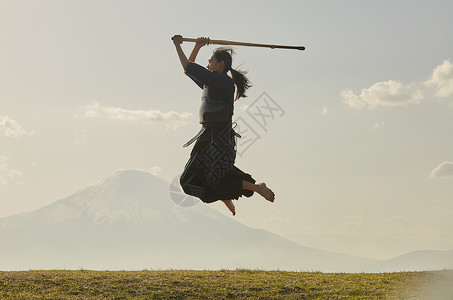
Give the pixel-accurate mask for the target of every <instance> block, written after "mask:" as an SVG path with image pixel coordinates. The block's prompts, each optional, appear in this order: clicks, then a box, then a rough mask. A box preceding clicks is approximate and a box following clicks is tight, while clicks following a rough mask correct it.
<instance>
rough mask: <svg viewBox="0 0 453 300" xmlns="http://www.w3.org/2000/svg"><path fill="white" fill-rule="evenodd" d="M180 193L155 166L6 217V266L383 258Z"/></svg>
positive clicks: (243, 264) (1, 259)
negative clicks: (336, 247) (333, 247)
mask: <svg viewBox="0 0 453 300" xmlns="http://www.w3.org/2000/svg"><path fill="white" fill-rule="evenodd" d="M170 193H172V195H173V197H170ZM175 197H176V198H177V197H185V196H184V195H182V194H181V195H178V194H177V191H175V187H174V186H173V187H172V186H171V185H170V184H169V183H168V182H166V181H164V180H162V179H160V178H158V177H156V176H154V175H152V174H150V173H148V172H144V171H138V170H128V171H119V172H117V173H115V174H113V175H112V176H111V177H109V178H107V179H105V180H103V181H101V182H99V183H97V184H95V185H93V186H91V187H89V188H87V189H85V190H82V191H80V192H78V193H76V194H74V195H72V196H69V197H67V198H65V199H62V200H59V201H56V202H54V203H52V204H51V205H48V206H46V207H43V208H40V209H38V210H35V211H33V212H29V213H25V214H20V215H16V216H11V217H6V218H2V219H0V241H1V246H0V270H21V269H63V268H66V269H74V268H81V267H83V268H87V269H150V268H152V269H156V268H157V269H169V268H173V269H187V268H188V269H219V268H226V269H235V268H253V269H256V268H259V269H279V270H298V271H300V270H316V271H351V270H358V269H361V268H362V267H364V266H366V265H369V264H372V263H376V262H377V261H375V260H372V259H366V258H359V257H352V256H347V255H342V254H336V253H332V252H327V251H322V250H317V249H312V248H307V247H303V246H301V245H299V244H296V243H294V242H291V241H289V240H287V239H284V238H282V237H281V236H279V235H277V234H273V233H270V232H267V231H264V230H259V229H253V228H250V227H247V226H245V225H243V224H241V223H239V222H236V221H234V220H233V219H231V218H229V217H226V216H224V215H222V214H220V213H218V212H217V211H215V210H213V209H211V208H210V207H209V206H208V205H206V204H203V203H200V204H197V205H195V206H191V207H183V206H180V205H177V204H175V202H174V201H172V200H175Z"/></svg>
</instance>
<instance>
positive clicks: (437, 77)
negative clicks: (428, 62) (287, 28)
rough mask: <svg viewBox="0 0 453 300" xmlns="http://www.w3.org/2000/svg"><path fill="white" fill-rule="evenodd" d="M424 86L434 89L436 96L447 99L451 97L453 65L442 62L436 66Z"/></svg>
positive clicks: (452, 94)
mask: <svg viewBox="0 0 453 300" xmlns="http://www.w3.org/2000/svg"><path fill="white" fill-rule="evenodd" d="M425 85H426V86H428V87H433V88H435V89H436V96H437V97H439V98H447V97H451V96H453V63H451V62H450V60H444V61H443V62H442V64H441V65H439V66H437V67H436V68H435V69H434V70H433V73H432V74H431V77H430V79H428V80H427V81H425Z"/></svg>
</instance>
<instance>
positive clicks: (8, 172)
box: [0, 156, 22, 186]
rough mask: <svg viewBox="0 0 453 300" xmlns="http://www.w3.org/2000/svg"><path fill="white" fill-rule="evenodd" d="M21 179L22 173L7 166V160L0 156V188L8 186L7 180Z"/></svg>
mask: <svg viewBox="0 0 453 300" xmlns="http://www.w3.org/2000/svg"><path fill="white" fill-rule="evenodd" d="M20 177H22V172H21V171H18V170H14V169H11V168H10V167H9V165H8V158H7V157H5V156H0V186H1V185H8V183H9V180H12V179H19V178H20Z"/></svg>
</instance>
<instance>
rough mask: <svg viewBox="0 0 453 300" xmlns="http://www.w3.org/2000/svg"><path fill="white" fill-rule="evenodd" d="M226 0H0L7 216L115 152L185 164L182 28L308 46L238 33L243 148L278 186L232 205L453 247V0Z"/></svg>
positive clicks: (386, 251) (1, 150) (284, 225)
mask: <svg viewBox="0 0 453 300" xmlns="http://www.w3.org/2000/svg"><path fill="white" fill-rule="evenodd" d="M229 4H230V5H229V6H228V7H223V5H221V6H217V5H213V2H212V1H199V2H197V5H193V3H188V2H182V3H180V2H176V1H140V0H134V1H104V0H100V1H94V2H93V1H75V0H74V1H73V0H68V1H64V2H63V1H56V0H55V1H53V0H49V1H25V0H24V1H5V0H0V37H1V39H0V104H1V106H0V208H1V209H0V218H1V217H5V216H10V215H14V214H17V213H21V212H26V211H31V210H34V209H37V208H40V207H43V206H45V205H48V204H50V203H53V202H55V201H57V200H60V199H63V198H65V197H67V196H69V195H71V194H73V193H75V192H76V191H79V190H81V189H84V188H86V187H88V186H91V185H92V184H94V183H95V182H97V181H98V180H101V179H103V178H106V177H108V176H110V175H111V174H113V173H114V172H115V171H117V170H124V169H126V170H127V169H142V170H148V171H151V172H152V173H153V174H156V175H157V176H159V177H160V178H163V179H165V180H166V181H167V182H171V181H172V180H173V179H174V178H175V177H176V176H178V175H179V174H180V173H181V171H182V169H183V167H184V164H185V163H186V161H187V159H188V157H189V153H190V149H188V148H182V145H183V144H184V143H185V142H186V141H187V140H189V139H190V138H191V137H192V136H193V135H194V134H196V132H197V131H198V130H199V127H200V125H199V124H198V119H197V117H198V105H199V99H200V90H199V88H198V87H196V86H195V85H194V84H193V83H192V82H191V80H190V79H189V78H187V76H185V75H184V74H183V71H182V68H181V66H180V63H179V61H178V58H177V55H176V52H175V50H174V46H173V44H172V42H171V40H170V38H171V36H173V35H174V34H181V35H183V36H187V37H197V36H210V37H211V38H213V39H226V40H237V41H249V42H257V43H275V44H288V45H303V46H305V47H306V50H305V51H296V50H277V49H274V50H271V49H261V48H246V47H236V48H235V50H236V55H235V56H234V57H233V66H234V67H238V66H240V68H242V69H246V70H248V71H249V73H248V74H249V77H250V79H251V81H252V83H253V87H252V88H251V89H250V90H249V91H248V98H245V99H241V100H239V101H238V102H236V105H235V116H234V119H235V120H237V121H238V124H239V126H240V128H241V130H243V131H245V132H246V134H244V138H243V139H240V140H239V148H238V151H239V154H240V155H239V156H238V159H237V166H238V167H239V168H241V169H242V170H244V171H245V172H248V173H250V174H252V176H253V177H254V178H255V179H256V180H257V181H264V182H266V183H267V184H268V185H269V186H270V187H271V188H272V189H273V190H274V192H275V193H276V201H275V203H268V202H266V201H264V200H262V199H260V198H259V197H255V196H254V197H252V198H250V199H244V198H243V199H240V200H239V201H238V202H235V203H236V210H237V215H236V216H235V217H234V219H235V220H237V221H239V222H241V223H243V224H245V225H247V226H250V227H253V228H262V229H265V230H268V231H270V232H274V233H277V234H279V235H281V236H283V237H286V238H288V239H290V240H292V241H295V242H297V243H299V244H301V245H304V246H307V247H313V248H318V249H324V250H330V251H334V252H339V253H345V254H350V255H354V256H363V257H370V258H376V259H388V258H392V257H395V256H397V255H401V254H404V253H407V252H411V251H415V250H424V249H432V250H451V249H453V239H452V238H451V234H452V232H453V230H452V229H453V202H452V201H451V200H452V196H453V190H452V187H453V184H452V182H453V139H452V138H451V130H452V128H453V102H452V100H453V57H452V53H453V41H452V39H451V36H452V30H453V20H452V18H451V17H450V12H451V11H453V3H452V2H450V1H447V0H445V1H430V2H422V3H414V2H413V1H407V0H405V1H399V2H397V3H395V2H390V1H381V2H376V3H366V2H363V1H349V2H347V3H340V2H337V1H285V2H279V3H263V2H259V1H247V2H240V1H232V2H231V1H230V2H229ZM192 46H193V45H192V44H190V43H184V44H183V49H184V50H185V52H186V54H189V53H190V51H191V47H192ZM212 49H214V47H213V46H210V47H206V48H203V49H202V50H201V52H200V54H199V59H198V60H197V61H198V62H199V63H200V64H201V65H206V62H207V59H208V57H209V56H210V53H211V51H212ZM265 104H268V105H271V106H272V108H273V109H274V110H273V112H275V115H272V117H266V118H265V119H260V118H261V117H263V116H257V115H256V114H255V113H256V111H255V109H256V108H257V107H264V106H265ZM268 108H269V107H268ZM270 112H271V110H269V113H270ZM264 121H265V123H263V122H264ZM203 205H204V204H203ZM209 206H210V207H212V208H214V209H216V210H217V211H219V212H220V213H222V214H224V215H226V216H228V217H230V218H231V216H230V215H229V212H228V211H227V210H226V209H225V208H224V207H223V204H222V203H214V204H212V205H209Z"/></svg>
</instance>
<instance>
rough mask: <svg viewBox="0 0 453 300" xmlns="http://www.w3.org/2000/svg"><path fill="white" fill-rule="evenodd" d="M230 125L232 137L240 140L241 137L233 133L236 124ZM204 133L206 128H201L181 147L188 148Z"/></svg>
mask: <svg viewBox="0 0 453 300" xmlns="http://www.w3.org/2000/svg"><path fill="white" fill-rule="evenodd" d="M232 125H234V126H233V127H232V128H231V130H232V131H233V132H234V135H235V137H238V138H241V135H240V134H239V133H237V132H236V131H234V128H236V126H237V123H236V122H233V123H232ZM205 131H206V127H205V126H202V127H201V129H200V131H198V133H197V134H196V135H195V136H194V137H193V138H191V139H190V140H189V141H188V142H187V143H185V144H184V145H183V147H187V146H190V145H191V144H193V142H195V141H196V140H198V138H199V137H200V136H201V135H202V134H203V133H204V132H205Z"/></svg>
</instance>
